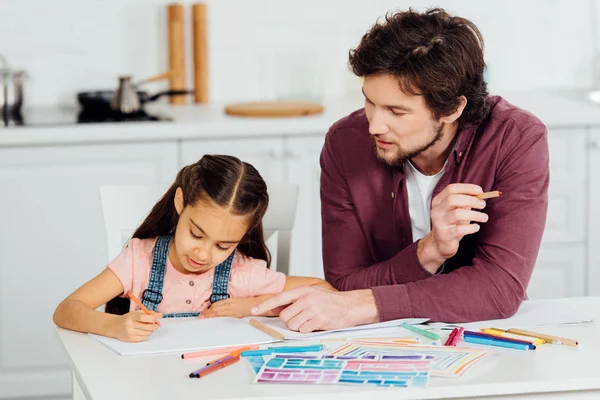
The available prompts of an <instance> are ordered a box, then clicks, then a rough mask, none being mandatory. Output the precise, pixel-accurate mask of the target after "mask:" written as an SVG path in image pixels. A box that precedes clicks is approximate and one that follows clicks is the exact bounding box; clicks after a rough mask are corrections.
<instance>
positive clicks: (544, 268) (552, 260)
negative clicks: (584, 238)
mask: <svg viewBox="0 0 600 400" xmlns="http://www.w3.org/2000/svg"><path fill="white" fill-rule="evenodd" d="M585 292H586V265H585V245H583V244H576V245H571V244H567V245H553V246H542V248H541V249H540V254H539V257H538V261H537V264H536V267H535V268H534V270H533V275H532V277H531V282H530V283H529V286H528V287H527V296H528V297H529V298H530V299H546V298H562V297H578V296H583V295H584V294H585Z"/></svg>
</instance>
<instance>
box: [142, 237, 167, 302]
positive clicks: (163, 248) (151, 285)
mask: <svg viewBox="0 0 600 400" xmlns="http://www.w3.org/2000/svg"><path fill="white" fill-rule="evenodd" d="M172 238H173V236H159V237H158V238H157V239H156V245H154V250H153V251H152V269H151V270H150V281H149V282H148V288H147V289H146V290H144V292H143V293H142V299H141V300H142V304H144V306H146V308H147V309H148V310H152V311H156V310H157V309H158V305H159V304H160V302H161V301H162V299H163V295H162V289H163V283H164V281H165V270H166V266H167V257H168V256H169V243H170V242H171V239H172Z"/></svg>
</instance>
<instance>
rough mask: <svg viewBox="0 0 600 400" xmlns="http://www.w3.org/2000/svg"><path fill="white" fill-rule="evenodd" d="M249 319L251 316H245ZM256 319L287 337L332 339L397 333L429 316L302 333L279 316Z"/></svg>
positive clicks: (420, 322) (425, 319)
mask: <svg viewBox="0 0 600 400" xmlns="http://www.w3.org/2000/svg"><path fill="white" fill-rule="evenodd" d="M245 319H246V320H249V319H250V318H245ZM254 319H256V320H258V321H260V322H262V323H263V324H265V325H267V326H269V327H271V328H273V329H275V330H277V331H279V332H281V333H282V334H283V335H284V337H285V339H297V340H300V339H311V338H318V339H331V338H339V337H356V336H373V335H381V336H386V335H389V334H396V333H397V332H398V330H397V327H399V326H400V325H402V323H404V322H406V323H407V324H409V325H415V324H422V323H423V322H426V321H427V318H405V319H396V320H393V321H387V322H380V323H377V324H368V325H359V326H355V327H351V328H344V329H335V330H331V331H318V332H311V333H300V332H295V331H291V330H289V329H288V328H287V326H286V325H285V324H284V323H283V321H282V320H280V319H279V318H269V317H259V318H257V317H254Z"/></svg>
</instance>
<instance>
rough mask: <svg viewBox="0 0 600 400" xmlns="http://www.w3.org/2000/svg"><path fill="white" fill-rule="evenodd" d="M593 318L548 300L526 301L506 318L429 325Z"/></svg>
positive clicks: (537, 322) (468, 325) (474, 326)
mask: <svg viewBox="0 0 600 400" xmlns="http://www.w3.org/2000/svg"><path fill="white" fill-rule="evenodd" d="M592 321H593V319H592V318H590V317H588V316H587V315H584V314H582V313H580V312H579V311H577V310H575V309H574V308H573V307H571V306H569V305H566V304H564V303H562V302H559V301H557V302H554V301H548V300H527V301H524V302H523V303H522V304H521V306H520V307H519V310H518V311H517V313H516V314H515V315H514V316H512V317H510V318H506V319H495V320H490V321H479V322H469V323H465V324H445V323H430V324H428V325H429V326H433V327H443V326H462V327H463V328H465V329H481V328H501V329H509V328H528V327H538V326H556V325H563V324H576V323H582V322H592Z"/></svg>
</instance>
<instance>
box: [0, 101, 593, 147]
mask: <svg viewBox="0 0 600 400" xmlns="http://www.w3.org/2000/svg"><path fill="white" fill-rule="evenodd" d="M503 96H504V97H505V98H506V99H507V100H508V101H510V102H511V103H513V104H515V105H517V106H519V107H521V108H524V109H526V110H528V111H530V112H532V113H533V114H535V115H536V116H538V117H539V118H540V119H541V120H542V121H543V122H544V123H545V124H546V126H548V127H549V128H568V127H581V126H600V105H596V104H594V103H592V102H590V101H588V100H587V99H586V97H585V93H584V92H559V91H535V92H534V91H530V92H507V93H504V94H503ZM324 106H325V112H324V113H323V114H321V115H316V116H307V117H294V118H243V117H233V116H228V115H225V113H224V111H223V109H224V107H223V105H216V104H213V105H185V106H171V105H168V104H151V105H149V106H148V107H147V108H146V110H147V111H148V112H149V113H151V114H158V115H162V116H166V117H169V118H171V119H172V121H160V122H126V123H123V122H121V123H97V124H76V123H74V121H75V120H76V114H77V109H60V108H55V109H52V108H46V109H29V110H26V112H25V115H24V119H25V121H26V122H27V124H28V125H24V126H17V127H8V128H0V147H11V146H19V147H20V146H36V145H58V144H83V143H98V142H100V143H108V142H142V141H166V140H178V139H191V138H204V139H209V138H224V137H231V138H243V137H248V138H250V137H257V136H266V137H268V136H282V135H285V136H295V135H319V134H325V133H326V132H327V130H328V129H329V127H330V126H331V124H332V123H334V122H335V121H336V120H338V119H339V118H342V117H343V116H345V115H347V114H349V113H350V112H352V111H354V110H356V109H358V108H361V107H362V106H363V100H362V98H360V97H355V98H349V99H343V100H341V101H327V102H325V103H324Z"/></svg>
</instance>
